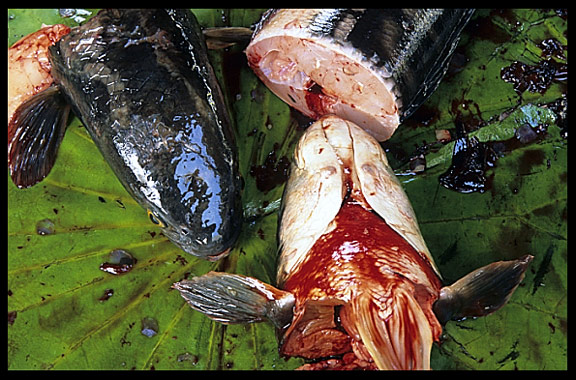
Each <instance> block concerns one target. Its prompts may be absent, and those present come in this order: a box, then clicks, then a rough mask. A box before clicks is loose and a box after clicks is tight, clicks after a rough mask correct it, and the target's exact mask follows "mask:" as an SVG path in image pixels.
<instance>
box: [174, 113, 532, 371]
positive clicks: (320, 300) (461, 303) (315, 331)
mask: <svg viewBox="0 0 576 380" xmlns="http://www.w3.org/2000/svg"><path fill="white" fill-rule="evenodd" d="M282 202H283V203H282V204H283V206H282V209H281V219H280V226H279V243H280V252H279V259H278V268H277V284H276V286H272V285H270V284H266V283H264V282H262V281H260V280H258V279H256V278H252V277H247V276H242V275H238V274H229V273H217V272H209V273H207V274H205V275H203V276H199V277H193V278H191V279H185V280H182V281H180V282H178V283H175V284H174V285H173V287H174V288H176V289H178V290H179V291H180V293H181V295H182V297H183V298H184V299H185V300H186V301H187V303H188V304H189V305H190V306H191V307H192V308H193V309H195V310H198V311H200V312H202V313H204V314H206V315H207V316H208V317H210V318H211V319H213V320H215V321H219V322H222V323H249V322H260V321H264V320H269V321H271V322H272V323H273V324H274V325H275V326H276V327H277V329H278V333H279V334H278V336H279V337H280V338H279V339H280V342H279V346H280V354H281V355H284V356H296V357H303V358H306V359H310V360H313V362H311V363H308V364H305V365H304V366H303V368H304V369H321V368H332V369H429V368H430V352H431V348H432V344H433V343H434V342H438V341H439V339H440V334H441V332H442V325H443V324H444V323H446V322H447V321H449V320H451V319H461V318H464V317H469V316H483V315H487V314H490V313H492V312H494V311H496V310H497V309H499V308H500V307H502V306H503V305H504V304H505V303H506V302H507V301H508V299H509V297H510V296H511V294H512V293H513V291H514V290H515V289H516V287H517V286H518V284H519V283H520V282H521V281H522V279H523V277H524V272H525V270H526V269H527V267H528V264H529V263H530V262H531V260H532V256H530V255H525V256H523V257H521V258H519V259H517V260H511V261H500V262H495V263H492V264H489V265H487V266H485V267H482V268H480V269H477V270H475V271H473V272H472V273H470V274H468V275H466V276H464V277H463V278H462V279H460V280H458V281H457V282H455V283H454V284H452V285H450V286H443V285H442V281H441V277H440V274H439V272H438V268H437V267H436V265H435V264H434V260H433V258H432V256H431V254H430V252H429V251H428V248H427V247H426V244H425V242H424V239H423V238H422V235H421V233H420V230H419V227H418V224H417V221H416V217H415V214H414V211H413V209H412V206H411V205H410V202H409V201H408V198H407V197H406V194H405V193H404V191H403V189H402V186H401V184H400V183H399V181H398V180H397V178H396V177H395V175H394V173H393V171H392V169H391V168H390V167H389V166H388V162H387V159H386V155H385V153H384V151H383V150H382V148H381V147H380V145H379V143H378V142H377V141H376V140H375V139H374V138H372V137H371V136H369V135H368V134H367V133H366V132H364V131H363V130H362V129H361V128H360V127H358V126H357V125H355V124H354V123H352V122H349V121H346V120H343V119H340V118H339V117H337V116H333V115H332V116H326V117H323V118H321V119H320V120H318V121H317V122H315V123H314V124H312V125H311V126H310V127H309V128H308V129H307V130H306V132H305V133H304V134H303V136H302V138H301V139H300V141H299V143H298V145H297V147H296V152H295V157H294V161H293V163H292V166H291V171H290V177H289V179H288V182H287V183H286V187H285V193H284V197H283V200H282Z"/></svg>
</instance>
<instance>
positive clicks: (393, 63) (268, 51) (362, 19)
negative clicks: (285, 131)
mask: <svg viewBox="0 0 576 380" xmlns="http://www.w3.org/2000/svg"><path fill="white" fill-rule="evenodd" d="M472 13H473V10H462V9H446V10H443V9H425V10H417V9H377V10H376V9H274V10H270V11H268V12H267V13H266V14H264V15H263V17H262V20H261V21H260V23H259V24H258V26H257V28H256V30H255V32H254V36H253V38H252V41H251V42H250V44H249V46H248V47H247V48H246V55H247V57H248V63H249V65H250V66H251V67H252V69H253V70H254V72H255V73H256V75H257V76H258V77H259V78H260V79H261V80H262V81H263V82H264V83H265V84H266V85H267V86H268V87H269V88H270V89H271V90H272V91H273V92H274V93H275V94H276V95H278V96H279V97H280V98H282V99H283V100H284V101H285V102H286V103H288V104H289V105H291V106H293V107H294V108H296V109H298V110H299V111H301V112H303V113H304V114H306V115H307V116H309V117H312V118H315V119H318V118H319V117H321V116H323V115H326V114H331V113H333V114H337V115H339V116H340V117H342V118H344V119H347V120H351V121H353V122H354V123H355V124H357V125H359V126H360V127H362V128H363V129H365V130H366V131H367V132H369V133H370V134H371V135H372V136H373V137H375V138H376V139H377V140H379V141H384V140H387V139H388V138H390V136H391V135H392V133H393V132H394V130H395V129H396V128H397V126H398V124H399V123H401V122H402V120H403V119H405V118H406V117H409V116H410V114H411V113H412V112H414V110H415V109H417V108H418V107H419V106H420V104H422V102H423V101H424V100H425V99H426V98H427V97H428V96H429V95H430V94H431V93H432V92H433V91H434V90H435V89H436V87H437V86H438V84H439V82H440V80H441V79H442V77H443V75H444V73H445V71H446V69H447V68H448V63H449V60H450V58H451V56H452V53H453V51H454V49H455V48H456V45H457V43H458V41H459V36H460V32H461V31H462V29H463V27H464V26H465V25H466V23H467V22H468V20H469V19H470V17H471V16H472Z"/></svg>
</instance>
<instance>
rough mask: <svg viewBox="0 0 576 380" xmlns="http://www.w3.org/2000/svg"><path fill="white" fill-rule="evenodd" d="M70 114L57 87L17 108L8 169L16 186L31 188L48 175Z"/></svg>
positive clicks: (10, 124) (12, 122)
mask: <svg viewBox="0 0 576 380" xmlns="http://www.w3.org/2000/svg"><path fill="white" fill-rule="evenodd" d="M69 111H70V105H69V104H68V103H67V102H66V100H65V99H64V97H63V96H62V95H61V94H60V91H59V90H58V89H57V88H56V87H49V88H47V89H46V90H44V91H42V92H39V93H38V94H36V95H34V96H33V97H31V98H30V99H28V100H27V101H25V102H24V103H22V105H20V107H18V108H17V109H16V111H15V112H14V115H13V116H12V119H11V121H10V123H9V125H8V166H9V168H10V175H11V177H12V181H13V182H14V184H15V185H16V186H18V187H19V188H26V187H30V186H32V185H34V184H36V183H37V182H40V181H41V180H42V179H43V178H44V177H46V176H47V175H48V173H49V172H50V170H51V169H52V166H53V165H54V161H55V160H56V153H57V151H58V147H59V146H60V143H61V142H62V139H63V137H64V131H65V130H66V123H67V120H68V114H69Z"/></svg>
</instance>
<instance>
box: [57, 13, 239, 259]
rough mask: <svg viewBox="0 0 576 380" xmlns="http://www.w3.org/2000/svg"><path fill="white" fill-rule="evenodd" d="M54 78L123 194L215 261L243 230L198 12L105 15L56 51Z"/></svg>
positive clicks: (233, 157)
mask: <svg viewBox="0 0 576 380" xmlns="http://www.w3.org/2000/svg"><path fill="white" fill-rule="evenodd" d="M51 62H52V64H53V70H52V75H53V76H54V80H55V82H56V84H57V85H58V87H59V88H60V89H61V91H62V92H63V93H64V94H65V96H66V98H67V99H68V100H69V102H70V103H71V104H72V106H73V110H74V112H75V114H76V115H77V116H78V117H79V118H80V119H81V120H82V122H83V124H84V125H85V126H86V128H87V130H88V131H89V133H90V135H91V136H92V138H93V140H94V142H95V143H96V145H97V146H98V148H99V149H100V151H101V152H102V154H103V156H104V157H105V158H106V160H107V161H108V163H109V164H110V166H111V167H112V169H113V170H114V172H115V173H116V175H117V176H118V178H119V179H120V181H121V182H122V184H123V185H124V187H125V188H126V189H127V190H128V191H129V193H130V194H131V195H132V196H133V197H134V198H135V199H136V200H137V201H138V202H139V203H140V204H141V205H142V206H143V207H145V208H147V209H149V210H151V212H152V214H153V216H154V218H153V219H154V220H155V221H157V222H159V223H160V224H161V226H162V225H163V228H162V231H163V233H164V234H165V235H166V236H167V237H168V238H169V239H170V240H172V241H173V242H174V243H176V244H177V245H178V246H180V247H181V248H182V249H183V250H185V251H186V252H188V253H191V254H193V255H196V256H199V257H202V258H206V259H209V260H216V259H218V258H220V257H222V256H224V255H225V254H227V253H228V252H229V249H230V247H231V246H232V244H233V243H234V242H235V240H236V238H237V236H238V234H239V229H240V220H241V205H240V179H239V175H238V169H237V153H236V148H235V146H234V136H233V134H232V133H233V132H232V130H231V124H230V120H229V117H228V115H227V112H226V109H225V102H224V99H223V96H222V94H221V91H220V88H219V85H218V83H217V82H216V79H215V75H214V72H213V70H212V67H211V65H210V63H209V61H208V56H207V53H206V48H205V45H204V40H203V37H202V34H201V31H200V28H199V26H198V23H197V21H196V19H195V18H194V16H193V15H192V13H190V12H189V11H183V10H152V9H146V10H134V9H132V10H117V9H115V10H104V11H101V12H100V13H99V14H98V15H97V16H95V17H93V18H92V19H90V20H89V21H88V22H87V23H86V24H84V25H82V26H81V27H78V28H75V29H73V30H72V31H71V32H70V34H68V35H67V36H65V37H64V38H62V39H61V40H60V41H59V42H58V43H57V44H56V45H55V46H54V47H52V48H51Z"/></svg>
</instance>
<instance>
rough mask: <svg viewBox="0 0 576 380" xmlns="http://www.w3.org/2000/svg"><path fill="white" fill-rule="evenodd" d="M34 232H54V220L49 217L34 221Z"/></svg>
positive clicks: (45, 233) (48, 233) (41, 233)
mask: <svg viewBox="0 0 576 380" xmlns="http://www.w3.org/2000/svg"><path fill="white" fill-rule="evenodd" d="M36 233H37V234H38V235H42V236H44V235H51V234H53V233H54V222H53V221H52V220H50V219H42V220H41V221H39V222H38V223H36Z"/></svg>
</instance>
